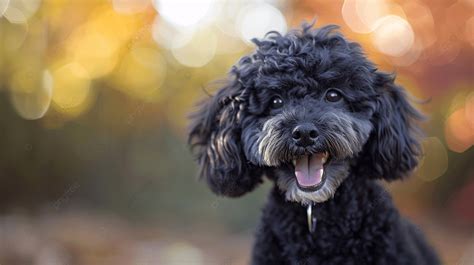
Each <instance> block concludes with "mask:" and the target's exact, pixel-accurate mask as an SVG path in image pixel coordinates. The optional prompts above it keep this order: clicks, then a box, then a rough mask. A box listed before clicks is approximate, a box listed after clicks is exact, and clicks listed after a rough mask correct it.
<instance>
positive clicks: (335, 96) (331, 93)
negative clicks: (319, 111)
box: [326, 89, 342, 102]
mask: <svg viewBox="0 0 474 265" xmlns="http://www.w3.org/2000/svg"><path fill="white" fill-rule="evenodd" d="M341 99H342V96H341V93H340V92H339V91H337V90H335V89H329V90H328V92H326V100H327V101H329V102H337V101H339V100H341Z"/></svg>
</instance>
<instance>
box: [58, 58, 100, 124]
mask: <svg viewBox="0 0 474 265" xmlns="http://www.w3.org/2000/svg"><path fill="white" fill-rule="evenodd" d="M51 73H52V77H53V97H52V99H53V103H54V106H55V109H56V110H57V111H59V112H62V113H65V114H68V115H72V116H77V115H78V114H80V113H81V112H82V111H84V110H85V106H86V102H87V99H88V97H89V96H90V90H91V87H90V86H91V80H90V76H89V73H88V71H87V70H86V69H85V68H84V67H82V65H80V64H78V63H68V64H65V65H61V66H59V67H57V68H54V69H52V70H51Z"/></svg>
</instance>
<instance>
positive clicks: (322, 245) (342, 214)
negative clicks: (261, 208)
mask: <svg viewBox="0 0 474 265" xmlns="http://www.w3.org/2000/svg"><path fill="white" fill-rule="evenodd" d="M280 206H282V205H280ZM346 206H347V205H346ZM270 207H272V208H273V209H271V210H269V211H266V213H265V215H266V216H265V218H264V219H266V222H267V224H268V223H271V224H270V225H271V226H272V230H273V233H274V234H275V236H276V238H277V240H278V241H279V245H280V246H281V248H282V253H284V256H285V258H286V259H287V260H288V261H289V262H290V263H291V264H308V265H309V264H352V263H353V262H356V263H354V264H374V262H375V261H374V260H371V259H373V257H374V256H379V255H374V253H385V254H384V255H381V256H386V257H388V256H390V255H388V253H386V252H387V248H386V244H384V242H383V240H382V238H384V237H387V236H389V234H390V233H392V232H393V231H391V228H390V226H389V225H388V223H387V222H385V221H386V220H387V219H386V218H388V216H386V217H383V216H372V215H370V214H367V211H361V210H359V209H357V207H344V208H342V207H333V208H325V209H319V210H321V211H323V212H317V211H318V208H316V209H314V211H316V212H315V217H316V219H317V224H316V229H315V231H314V232H313V233H311V232H310V231H309V229H308V221H307V215H306V208H304V207H302V206H298V205H294V204H293V205H291V206H288V205H286V206H283V207H278V204H272V205H271V206H270ZM336 216H337V218H335V217H336Z"/></svg>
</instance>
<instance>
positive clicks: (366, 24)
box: [342, 0, 389, 33]
mask: <svg viewBox="0 0 474 265" xmlns="http://www.w3.org/2000/svg"><path fill="white" fill-rule="evenodd" d="M388 12H389V7H388V4H387V1H385V0H345V1H344V4H343V6H342V17H343V18H344V21H345V22H346V23H347V25H348V26H349V27H350V28H351V30H353V31H354V32H357V33H370V32H372V31H373V30H374V29H375V27H376V23H377V21H378V20H379V19H380V18H382V17H384V16H385V15H387V13H388Z"/></svg>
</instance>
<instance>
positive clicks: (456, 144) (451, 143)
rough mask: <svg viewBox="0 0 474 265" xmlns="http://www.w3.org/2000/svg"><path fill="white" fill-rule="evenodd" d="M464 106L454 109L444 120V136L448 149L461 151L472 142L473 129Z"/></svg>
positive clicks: (473, 139) (473, 141)
mask: <svg viewBox="0 0 474 265" xmlns="http://www.w3.org/2000/svg"><path fill="white" fill-rule="evenodd" d="M466 113H467V112H466V109H465V107H462V108H459V109H457V110H456V111H454V112H453V113H452V114H451V115H450V116H449V117H448V119H447V120H446V125H445V137H446V143H447V144H448V147H449V149H451V150H452V151H455V152H458V153H462V152H464V151H466V150H467V149H468V148H470V147H471V146H472V145H473V144H474V129H473V128H472V127H471V123H470V122H469V119H468V116H467V115H466Z"/></svg>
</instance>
